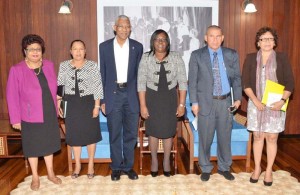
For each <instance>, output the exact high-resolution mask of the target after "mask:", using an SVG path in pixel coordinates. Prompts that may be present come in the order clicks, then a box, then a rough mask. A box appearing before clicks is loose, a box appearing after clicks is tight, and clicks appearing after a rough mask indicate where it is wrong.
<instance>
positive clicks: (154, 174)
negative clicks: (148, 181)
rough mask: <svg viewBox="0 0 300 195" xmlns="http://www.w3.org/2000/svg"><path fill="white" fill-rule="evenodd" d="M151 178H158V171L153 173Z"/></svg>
mask: <svg viewBox="0 0 300 195" xmlns="http://www.w3.org/2000/svg"><path fill="white" fill-rule="evenodd" d="M150 173H151V176H152V177H157V176H158V171H151V172H150Z"/></svg>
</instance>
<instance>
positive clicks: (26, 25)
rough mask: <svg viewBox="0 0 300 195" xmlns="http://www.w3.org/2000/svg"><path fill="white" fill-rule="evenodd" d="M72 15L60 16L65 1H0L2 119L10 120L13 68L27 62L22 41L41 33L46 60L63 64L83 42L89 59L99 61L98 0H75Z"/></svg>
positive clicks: (73, 0)
mask: <svg viewBox="0 0 300 195" xmlns="http://www.w3.org/2000/svg"><path fill="white" fill-rule="evenodd" d="M72 2H73V4H74V9H73V10H72V14H70V15H62V14H58V13H57V12H58V10H59V8H60V5H61V3H62V0H43V1H41V0H9V1H4V0H0V10H1V11H0V22H1V25H0V45H1V53H0V73H1V79H0V105H1V106H0V118H7V117H8V114H7V105H6V100H5V87H6V81H7V75H8V72H9V68H10V67H11V66H12V65H13V64H16V63H18V62H19V61H21V60H23V56H22V53H21V40H22V38H23V37H24V36H25V35H26V34H29V33H34V34H39V35H40V36H41V37H43V39H44V40H45V43H46V52H45V54H44V56H43V57H44V58H46V59H50V60H52V61H53V62H54V63H55V68H56V70H57V71H58V67H59V63H60V62H61V61H63V60H67V59H69V58H70V55H69V47H70V43H71V41H72V40H74V39H82V40H83V41H85V43H86V46H87V56H88V58H89V59H91V60H95V61H97V60H98V52H97V18H96V17H97V10H96V9H97V6H96V5H97V3H96V0H72Z"/></svg>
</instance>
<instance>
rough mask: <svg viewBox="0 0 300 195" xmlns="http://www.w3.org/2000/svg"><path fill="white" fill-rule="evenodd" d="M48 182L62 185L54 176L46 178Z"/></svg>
mask: <svg viewBox="0 0 300 195" xmlns="http://www.w3.org/2000/svg"><path fill="white" fill-rule="evenodd" d="M48 180H49V181H51V182H52V183H54V184H58V185H59V184H62V181H61V179H60V178H59V177H56V176H54V177H48Z"/></svg>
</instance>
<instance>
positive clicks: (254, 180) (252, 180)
mask: <svg viewBox="0 0 300 195" xmlns="http://www.w3.org/2000/svg"><path fill="white" fill-rule="evenodd" d="M253 174H254V173H252V175H251V177H250V180H249V181H250V183H257V182H258V179H259V176H258V178H257V179H253V178H252V176H253ZM260 174H261V173H259V175H260Z"/></svg>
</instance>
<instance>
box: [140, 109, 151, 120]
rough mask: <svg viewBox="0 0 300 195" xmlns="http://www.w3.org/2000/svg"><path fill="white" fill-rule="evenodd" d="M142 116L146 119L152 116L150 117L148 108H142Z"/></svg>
mask: <svg viewBox="0 0 300 195" xmlns="http://www.w3.org/2000/svg"><path fill="white" fill-rule="evenodd" d="M141 116H142V117H143V118H144V119H147V118H149V116H150V115H149V112H148V108H147V106H141Z"/></svg>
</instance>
